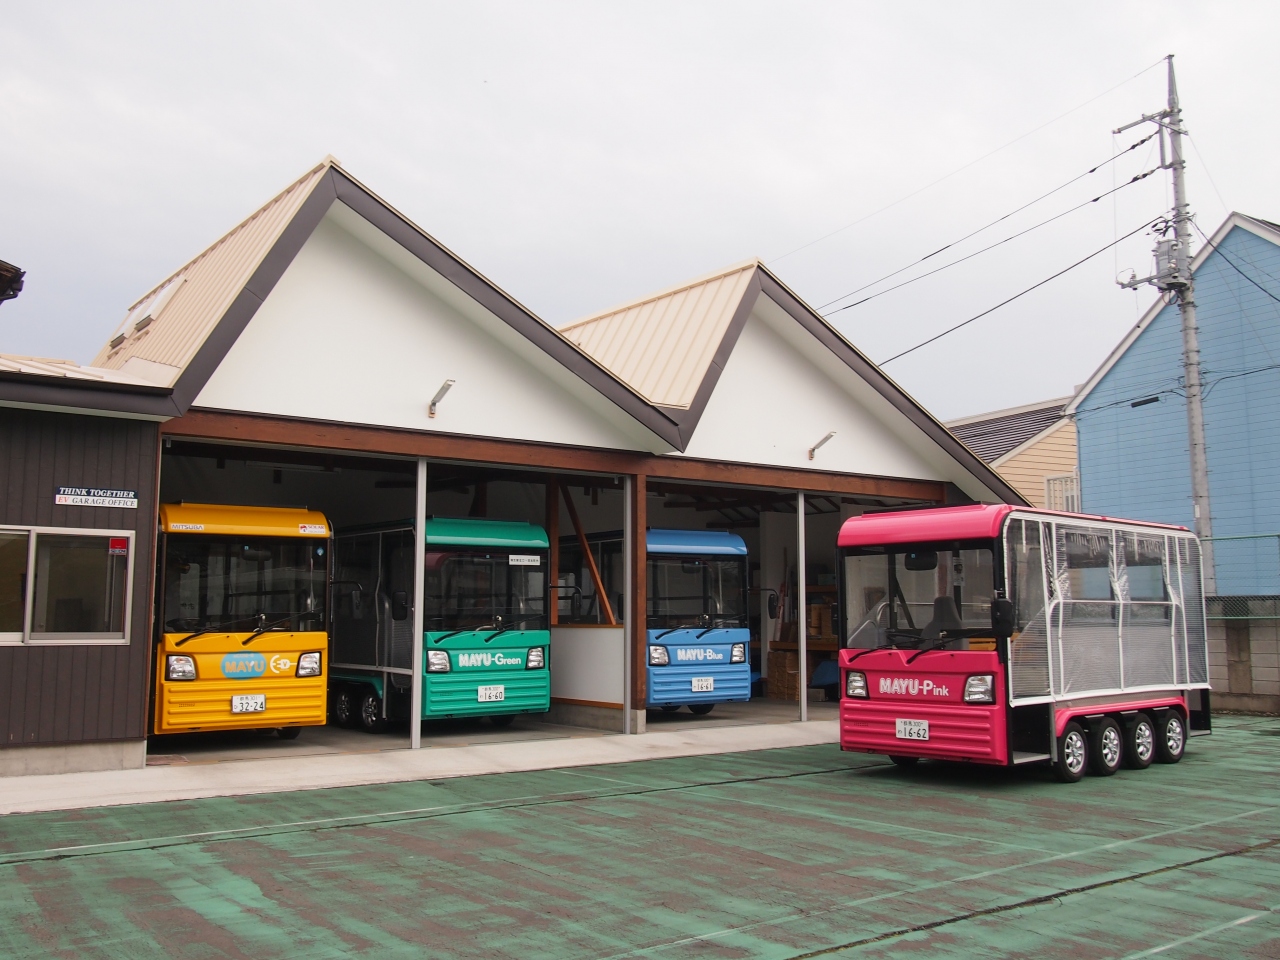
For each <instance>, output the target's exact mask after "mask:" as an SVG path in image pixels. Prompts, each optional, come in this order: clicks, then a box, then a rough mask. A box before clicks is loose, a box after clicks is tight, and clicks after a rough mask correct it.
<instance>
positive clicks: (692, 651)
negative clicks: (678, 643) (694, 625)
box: [676, 647, 724, 660]
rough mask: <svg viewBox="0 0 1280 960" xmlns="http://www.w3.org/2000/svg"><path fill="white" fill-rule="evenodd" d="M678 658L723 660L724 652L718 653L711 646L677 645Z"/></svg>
mask: <svg viewBox="0 0 1280 960" xmlns="http://www.w3.org/2000/svg"><path fill="white" fill-rule="evenodd" d="M676 659H677V660H723V659H724V654H723V653H716V652H715V651H714V650H713V649H711V648H710V647H706V648H705V649H704V648H703V647H677V648H676Z"/></svg>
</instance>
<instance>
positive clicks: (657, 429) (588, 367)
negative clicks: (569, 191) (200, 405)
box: [173, 167, 683, 449]
mask: <svg viewBox="0 0 1280 960" xmlns="http://www.w3.org/2000/svg"><path fill="white" fill-rule="evenodd" d="M335 201H341V202H342V203H343V204H344V205H346V206H347V207H349V208H350V209H351V210H353V211H354V212H356V213H357V214H359V215H360V216H361V217H363V218H364V219H365V220H367V221H368V222H369V223H370V224H372V225H373V226H374V227H376V228H377V229H379V230H381V231H382V232H383V233H384V234H386V235H387V236H388V237H390V238H391V239H392V240H394V241H395V242H397V243H399V244H400V245H401V246H403V247H404V248H405V249H406V250H408V251H409V252H410V253H412V254H413V255H414V256H416V257H417V258H418V259H419V260H421V261H422V262H423V263H425V264H426V265H427V266H429V267H430V268H431V269H433V270H435V271H436V272H437V273H439V274H440V275H441V276H443V277H444V278H445V279H446V280H448V281H449V282H451V283H453V284H454V285H455V286H457V287H458V288H459V289H460V290H462V291H463V293H465V294H467V296H469V297H471V298H472V299H473V300H475V301H476V302H477V303H479V304H480V305H481V306H483V307H484V308H485V309H487V310H489V311H490V312H491V313H493V314H494V315H495V316H497V317H498V318H499V319H500V320H502V321H503V322H504V323H506V324H507V325H508V326H510V327H511V328H512V329H514V330H515V331H516V332H518V333H520V334H521V335H522V336H523V337H525V339H527V340H529V341H530V342H531V343H533V344H534V345H535V346H537V347H539V348H540V349H542V350H543V352H545V353H547V354H549V355H550V356H551V357H552V358H553V359H555V360H557V361H559V363H560V364H561V365H562V366H564V367H565V368H566V369H568V370H569V371H571V372H572V373H573V374H575V375H576V376H577V377H578V378H579V379H581V380H583V381H584V382H585V383H587V384H588V385H589V386H590V387H592V388H593V389H594V390H596V391H597V392H598V393H600V394H602V395H604V396H605V397H606V398H608V399H609V400H610V401H611V402H613V403H614V404H615V405H616V406H618V407H619V408H621V409H622V410H623V411H624V412H625V413H626V414H627V415H628V416H630V417H631V418H632V419H634V420H636V421H637V422H639V423H640V424H642V425H643V426H644V427H645V428H647V429H648V430H650V431H651V432H652V433H654V434H655V435H656V436H658V437H659V438H661V439H662V440H664V441H665V442H667V443H670V444H671V445H672V446H674V447H676V448H677V449H683V444H682V440H681V433H680V429H679V426H678V425H677V423H676V422H675V421H674V420H673V419H672V417H670V416H669V415H667V414H666V413H665V412H663V411H661V410H659V409H657V408H656V407H654V406H653V405H651V404H650V403H648V401H646V400H645V399H644V398H642V397H641V396H640V395H639V394H637V393H635V391H633V390H631V389H630V388H629V387H627V386H626V385H625V384H624V383H622V382H621V381H620V380H618V379H617V378H616V377H614V376H613V375H612V374H611V373H609V372H608V371H607V370H605V369H604V368H603V367H601V366H600V365H599V364H597V363H596V362H595V361H594V360H592V359H591V358H590V357H589V356H587V355H586V354H585V353H584V352H583V351H581V350H579V349H578V348H577V347H576V346H575V345H574V344H572V343H570V342H569V341H568V340H567V339H566V338H565V337H563V336H562V335H561V334H560V333H558V332H557V331H556V330H555V329H554V328H553V327H551V326H550V325H549V324H547V323H545V322H543V321H542V320H540V319H539V318H538V317H536V316H535V315H534V314H533V313H532V312H530V311H529V310H528V309H526V308H525V307H524V306H522V305H521V304H520V303H518V302H517V301H516V300H515V299H513V298H512V297H510V296H509V295H508V294H506V293H505V292H504V291H502V290H501V289H499V288H498V287H497V286H496V285H495V284H493V283H492V282H490V281H489V280H488V279H486V278H485V277H484V276H482V275H481V274H480V273H479V272H478V271H477V270H475V269H474V268H473V267H471V266H470V265H468V264H467V263H465V262H464V261H462V260H461V259H460V258H458V257H457V256H455V255H454V254H453V253H452V252H451V251H449V250H448V249H447V248H445V247H444V246H443V245H441V244H440V243H439V242H438V241H436V240H435V239H434V238H433V237H431V236H430V235H429V234H427V233H426V232H424V231H423V230H422V229H421V228H419V227H418V226H417V225H416V224H414V223H413V222H412V221H411V220H409V219H408V218H407V217H405V216H404V215H403V214H401V213H399V212H398V211H397V210H395V209H394V208H393V207H391V206H390V205H389V204H387V203H386V202H385V201H384V200H382V199H381V198H380V197H378V196H377V195H376V194H374V193H373V192H372V191H370V190H369V189H368V188H367V187H365V186H364V185H363V184H361V183H360V182H359V181H357V180H355V179H354V178H352V177H351V176H350V175H349V174H347V173H346V172H345V171H344V170H342V169H341V168H338V167H330V168H329V170H328V171H326V172H325V174H324V175H323V176H322V177H321V178H320V179H319V180H318V181H317V182H316V184H315V186H314V187H313V188H312V191H311V194H310V196H308V197H307V199H306V200H305V201H303V203H302V206H301V207H299V209H298V212H297V213H296V214H294V216H293V219H291V220H290V221H289V224H288V225H287V226H286V227H285V228H284V230H283V231H282V232H281V234H280V236H279V238H278V239H277V240H276V242H275V244H274V245H273V246H272V247H271V250H270V251H268V253H267V255H266V256H265V257H263V259H262V262H261V263H260V264H259V265H258V268H257V269H256V270H255V271H254V273H253V275H252V276H251V277H250V278H249V280H248V282H247V283H246V284H245V285H244V288H243V289H242V290H241V291H240V293H239V294H238V295H237V296H236V298H235V300H233V301H232V303H231V306H230V307H229V308H227V311H226V313H224V314H223V316H222V317H221V318H220V319H219V320H218V322H217V323H216V324H215V325H214V327H213V329H212V331H211V332H210V333H209V336H208V337H206V338H205V341H204V343H203V344H201V346H200V348H199V349H198V350H197V351H196V355H195V357H194V358H193V359H192V361H191V362H190V363H189V364H187V366H186V368H185V369H184V370H183V372H182V373H181V375H179V377H178V380H177V383H175V384H174V388H173V393H174V402H175V403H176V404H177V407H178V409H179V412H180V413H183V412H185V411H186V410H187V409H188V408H189V407H190V406H191V404H192V403H194V402H195V399H196V397H197V396H199V394H200V391H201V390H202V389H204V386H205V384H206V383H208V382H209V378H210V377H212V376H213V373H214V371H215V370H216V369H217V368H218V365H219V364H220V363H221V362H222V360H223V359H224V358H225V357H226V355H227V353H228V351H230V349H231V347H232V345H233V344H234V343H235V342H236V340H237V338H239V336H240V334H241V333H243V332H244V329H245V327H247V326H248V325H249V321H250V320H252V319H253V317H254V314H256V313H257V312H258V308H259V307H261V306H262V303H263V301H265V300H266V298H267V296H268V295H269V294H270V293H271V291H272V290H273V289H274V288H275V285H276V284H277V283H278V282H279V280H280V278H281V277H282V276H283V275H284V272H285V270H286V269H288V267H289V264H291V263H292V262H293V260H294V258H295V257H296V256H297V255H298V252H299V251H300V250H301V249H302V246H303V244H305V243H306V242H307V240H308V239H309V238H310V236H311V234H312V233H313V232H314V231H315V229H316V227H317V226H319V224H320V221H321V220H322V219H323V218H324V216H325V214H326V213H328V211H329V208H330V207H331V206H332V205H333V203H334V202H335Z"/></svg>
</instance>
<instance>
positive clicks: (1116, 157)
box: [818, 130, 1160, 312]
mask: <svg viewBox="0 0 1280 960" xmlns="http://www.w3.org/2000/svg"><path fill="white" fill-rule="evenodd" d="M1159 132H1160V131H1159V130H1157V131H1156V132H1155V133H1152V134H1149V135H1148V136H1146V137H1143V138H1142V139H1141V140H1139V141H1138V142H1137V143H1135V144H1134V145H1133V146H1131V147H1128V148H1127V149H1125V150H1121V151H1120V152H1119V153H1116V154H1113V155H1112V156H1111V157H1109V158H1108V159H1106V160H1103V161H1102V162H1101V163H1100V164H1098V165H1097V166H1095V167H1093V168H1092V169H1090V170H1086V171H1085V172H1084V173H1081V174H1079V175H1077V176H1074V177H1072V178H1071V179H1070V180H1068V181H1067V182H1066V183H1063V184H1059V185H1058V186H1056V187H1054V188H1053V189H1052V190H1050V191H1049V192H1048V193H1042V194H1041V195H1040V196H1038V197H1036V198H1035V199H1034V200H1030V201H1028V202H1027V203H1024V204H1023V205H1022V206H1020V207H1018V209H1016V210H1010V211H1009V212H1008V213H1006V214H1005V215H1004V216H1002V217H996V219H994V220H992V221H991V222H990V223H988V224H986V225H984V226H981V227H979V228H978V229H977V230H974V231H972V232H970V233H966V234H965V235H964V236H963V237H961V238H960V239H959V240H953V241H951V242H950V243H948V244H947V245H946V246H942V247H939V248H938V249H937V250H935V251H933V253H930V254H926V255H925V256H923V257H921V258H920V259H919V260H915V261H912V262H911V263H908V264H907V265H906V266H905V267H899V268H898V269H897V270H895V271H893V273H886V274H885V275H884V276H883V277H881V278H880V279H879V280H872V281H871V282H870V283H864V284H863V285H862V286H860V287H858V289H856V290H850V291H849V292H848V293H845V294H841V295H840V296H838V297H836V298H835V299H834V300H828V301H827V302H826V303H824V304H822V305H821V306H819V307H818V309H819V310H825V309H826V308H827V307H829V306H831V305H832V304H835V303H839V302H840V301H841V300H843V299H845V298H846V297H852V296H853V295H854V294H856V293H861V292H862V291H863V290H866V289H868V288H869V287H874V286H876V285H877V284H880V283H884V281H886V280H889V279H891V278H893V277H896V276H897V275H898V274H900V273H902V272H903V271H904V270H910V269H911V268H912V267H914V266H917V265H919V264H921V263H924V262H925V261H926V260H928V259H930V258H931V257H936V256H937V255H938V254H940V253H942V252H943V251H945V250H950V249H951V248H952V247H954V246H958V245H959V244H962V243H964V242H965V241H966V240H968V239H970V238H972V237H976V236H977V235H978V234H980V233H982V232H983V231H984V230H988V229H990V228H991V227H994V226H995V225H996V224H997V223H1001V222H1003V221H1005V220H1008V219H1009V218H1010V217H1012V216H1014V215H1015V214H1019V213H1021V212H1022V211H1023V210H1026V209H1027V208H1028V207H1033V206H1035V205H1036V204H1037V203H1039V202H1040V201H1041V200H1045V199H1048V198H1049V197H1051V196H1053V195H1054V194H1055V193H1057V192H1058V191H1060V190H1065V189H1066V188H1067V187H1069V186H1071V184H1073V183H1075V182H1076V181H1077V180H1083V179H1084V178H1085V177H1087V176H1089V174H1091V173H1097V172H1098V171H1099V170H1101V169H1102V168H1103V167H1105V166H1106V165H1107V164H1109V163H1111V162H1112V161H1114V160H1119V159H1120V158H1121V157H1123V156H1124V155H1125V154H1126V153H1128V152H1129V151H1131V150H1136V149H1138V147H1140V146H1142V145H1143V144H1144V143H1146V142H1147V141H1148V140H1150V139H1151V138H1152V137H1154V136H1156V135H1157V134H1158V133H1159ZM1112 169H1113V170H1114V169H1115V168H1114V167H1113V168H1112ZM1154 172H1155V171H1152V173H1154ZM1150 175H1151V174H1150V173H1147V174H1143V176H1144V177H1145V176H1150ZM1135 179H1139V178H1135ZM1130 182H1133V181H1130ZM1113 185H1114V183H1113ZM1124 186H1128V184H1124ZM1111 192H1112V193H1114V192H1115V191H1114V190H1113V191H1111ZM1105 196H1107V194H1105V193H1104V194H1102V195H1101V196H1099V197H1095V198H1094V200H1090V201H1087V202H1086V203H1085V204H1081V205H1080V206H1086V204H1087V203H1093V202H1094V201H1095V200H1100V199H1102V197H1105ZM1071 209H1072V210H1076V209H1079V208H1078V207H1072V208H1071ZM1070 212H1071V211H1070V210H1068V211H1067V213H1070ZM1062 215H1063V214H1059V216H1062ZM1052 219H1055V220H1056V219H1057V217H1054V218H1052ZM1044 222H1045V223H1049V222H1050V221H1049V220H1046V221H1044ZM1036 226H1043V224H1037V225H1036ZM1031 229H1032V230H1034V229H1035V227H1032V228H1031ZM1026 232H1028V231H1025V230H1024V231H1023V233H1026ZM1021 235H1022V234H1015V236H1021ZM1009 239H1013V238H1012V237H1010V238H1009ZM1001 242H1002V243H1003V241H1001ZM993 246H998V244H993ZM986 249H988V250H990V249H991V247H987V248H986ZM982 252H983V251H981V250H979V251H978V253H982ZM970 256H976V254H970ZM965 259H968V257H966V258H965ZM955 262H956V263H959V262H960V261H959V260H957V261H955ZM925 276H928V274H925ZM885 292H887V291H885ZM877 296H879V294H877ZM868 299H870V298H868ZM850 306H853V304H850ZM841 309H843V308H841ZM833 312H838V311H833Z"/></svg>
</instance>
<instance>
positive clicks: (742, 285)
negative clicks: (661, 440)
mask: <svg viewBox="0 0 1280 960" xmlns="http://www.w3.org/2000/svg"><path fill="white" fill-rule="evenodd" d="M759 266H760V264H759V261H757V260H749V261H747V262H746V263H740V264H737V265H736V266H733V267H729V268H728V269H726V270H721V271H719V272H717V273H714V274H711V275H710V276H706V277H700V278H698V279H697V280H693V281H690V282H688V283H684V284H681V285H680V286H678V287H674V288H672V289H670V290H664V291H663V292H661V293H657V294H653V295H652V296H648V297H645V298H644V299H642V300H636V301H634V302H632V303H627V304H623V305H622V306H620V307H614V308H613V309H612V310H607V311H605V312H604V313H600V314H596V315H595V316H592V317H587V318H586V319H585V320H578V321H576V322H574V323H571V324H569V325H567V326H564V327H561V328H560V332H561V333H562V334H564V336H565V337H567V338H568V339H569V340H570V341H572V342H573V343H575V344H577V345H578V347H579V348H581V349H582V350H583V351H584V352H586V353H587V354H588V355H590V356H591V357H592V358H593V359H594V360H595V361H596V362H597V363H599V364H600V365H601V366H603V367H605V368H606V369H607V370H609V372H610V373H612V374H613V375H614V376H616V377H618V379H620V380H622V381H623V382H624V383H626V384H627V385H628V386H630V387H631V389H633V390H635V391H636V392H637V393H639V394H640V395H641V396H642V397H644V398H645V399H646V400H648V401H649V402H650V403H654V404H658V405H661V406H665V407H681V408H685V409H687V408H688V407H689V406H690V405H691V404H692V403H693V400H694V396H695V395H696V394H697V392H698V387H699V386H700V385H701V383H702V381H703V378H704V377H705V376H706V373H707V368H708V367H710V365H711V361H712V358H714V357H715V354H716V350H717V349H718V348H719V346H720V342H721V341H722V340H723V339H724V335H725V332H726V331H727V330H728V329H729V324H730V321H732V320H733V315H734V312H735V311H736V310H737V308H738V305H739V304H740V303H741V302H742V297H743V295H744V294H745V293H746V291H747V286H748V284H749V283H750V281H751V276H752V274H753V273H754V272H755V270H756V269H757V268H758V267H759Z"/></svg>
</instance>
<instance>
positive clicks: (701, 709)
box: [689, 703, 715, 717]
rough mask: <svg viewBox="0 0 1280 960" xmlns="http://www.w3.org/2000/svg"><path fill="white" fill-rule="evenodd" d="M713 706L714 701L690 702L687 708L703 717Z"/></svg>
mask: <svg viewBox="0 0 1280 960" xmlns="http://www.w3.org/2000/svg"><path fill="white" fill-rule="evenodd" d="M714 707H715V704H714V703H691V704H689V709H690V710H692V711H693V712H694V713H696V714H697V715H698V716H700V717H705V716H706V715H707V714H708V713H710V712H711V711H712V709H713V708H714Z"/></svg>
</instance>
